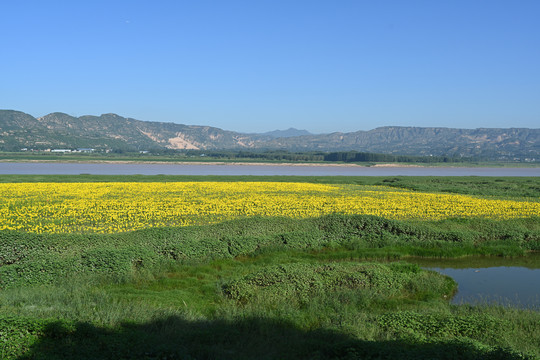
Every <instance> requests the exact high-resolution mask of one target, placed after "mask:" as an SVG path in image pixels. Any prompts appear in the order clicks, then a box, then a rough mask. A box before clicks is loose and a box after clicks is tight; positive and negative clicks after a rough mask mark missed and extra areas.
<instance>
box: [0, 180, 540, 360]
mask: <svg viewBox="0 0 540 360" xmlns="http://www.w3.org/2000/svg"><path fill="white" fill-rule="evenodd" d="M197 180H205V181H287V182H291V181H295V182H313V183H336V184H337V183H339V184H341V183H350V184H365V185H386V186H393V187H397V188H404V189H410V190H414V191H421V192H440V193H457V194H467V195H473V196H478V197H485V198H490V199H515V200H524V201H533V202H538V201H540V178H502V177H501V178H488V177H291V176H281V177H273V176H272V177H257V176H243V177H235V176H230V177H214V176H200V177H194V176H93V175H80V176H53V175H50V176H45V175H44V176H23V175H12V176H10V175H5V176H1V177H0V181H1V182H45V181H47V182H92V181H100V182H103V181H141V182H144V181H197ZM538 251H540V216H536V217H529V218H517V219H511V220H492V219H481V218H451V219H445V220H438V221H420V220H415V221H413V220H407V221H404V220H391V219H385V218H381V217H374V216H366V215H350V216H345V215H327V216H323V217H315V218H308V219H290V218H282V217H247V218H241V219H236V220H232V221H227V222H222V223H218V224H212V225H203V226H188V227H167V228H148V229H142V230H138V231H133V232H126V233H116V234H33V233H27V232H17V231H1V232H0V358H1V359H539V358H540V312H539V310H540V309H539V308H538V307H533V308H517V307H512V306H507V305H506V306H502V305H496V304H481V305H474V306H473V305H453V304H451V303H450V299H451V298H452V296H453V294H454V293H455V292H456V291H457V284H456V282H455V281H454V280H452V279H451V278H449V277H446V276H443V275H440V274H439V273H436V272H433V271H428V270H424V269H422V268H420V267H419V266H418V265H415V264H413V263H411V262H408V261H407V260H408V259H409V258H410V257H413V256H414V257H418V256H420V257H427V258H433V259H437V258H460V259H471V261H473V259H475V258H476V257H498V258H503V259H512V260H516V259H527V257H528V256H530V254H531V253H533V252H538Z"/></svg>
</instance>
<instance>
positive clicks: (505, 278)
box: [407, 253, 540, 309]
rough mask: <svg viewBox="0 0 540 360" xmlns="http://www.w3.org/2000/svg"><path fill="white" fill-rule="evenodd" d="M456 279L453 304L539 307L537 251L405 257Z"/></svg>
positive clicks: (539, 275)
mask: <svg viewBox="0 0 540 360" xmlns="http://www.w3.org/2000/svg"><path fill="white" fill-rule="evenodd" d="M407 261H409V262H413V263H416V264H418V265H420V266H421V267H423V268H425V269H430V270H435V271H438V272H439V273H441V274H444V275H448V276H450V277H452V278H453V279H454V280H455V281H456V282H457V283H458V292H457V293H456V294H455V296H454V297H453V298H452V300H451V303H453V304H480V303H497V304H501V305H512V306H517V307H520V308H534V309H538V308H540V253H533V254H530V255H529V256H527V257H520V258H499V257H466V258H460V259H425V258H408V259H407Z"/></svg>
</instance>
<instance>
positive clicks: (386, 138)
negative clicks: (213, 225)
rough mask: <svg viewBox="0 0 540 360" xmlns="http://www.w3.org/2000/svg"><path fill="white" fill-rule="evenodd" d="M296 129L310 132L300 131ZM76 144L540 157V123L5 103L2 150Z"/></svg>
mask: <svg viewBox="0 0 540 360" xmlns="http://www.w3.org/2000/svg"><path fill="white" fill-rule="evenodd" d="M296 134H303V135H300V136H295V135H296ZM23 148H27V149H64V148H68V149H76V148H93V149H96V150H107V149H108V150H115V149H120V150H124V151H137V150H154V149H200V150H224V149H245V150H257V149H280V150H288V151H350V150H356V151H361V152H374V153H392V154H403V155H434V156H458V157H459V156H463V157H482V158H485V159H493V160H497V159H505V160H513V159H517V160H521V161H524V160H527V161H531V160H532V159H536V160H537V161H538V160H539V159H540V129H516V128H510V129H474V130H470V129H450V128H420V127H393V126H389V127H381V128H377V129H374V130H370V131H357V132H352V133H332V134H322V135H312V134H309V133H307V132H301V133H298V132H296V133H294V132H292V131H291V130H288V131H283V132H279V131H276V132H271V133H266V134H242V133H237V132H233V131H226V130H222V129H219V128H214V127H210V126H196V125H182V124H174V123H162V122H150V121H140V120H135V119H131V118H124V117H122V116H118V115H116V114H103V115H101V116H90V115H87V116H81V117H73V116H70V115H67V114H64V113H52V114H49V115H46V116H43V117H40V118H37V119H36V118H34V117H32V116H30V115H28V114H25V113H23V112H20V111H13V110H0V150H3V151H19V150H21V149H23Z"/></svg>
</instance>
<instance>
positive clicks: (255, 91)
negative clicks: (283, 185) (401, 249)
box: [0, 0, 540, 133]
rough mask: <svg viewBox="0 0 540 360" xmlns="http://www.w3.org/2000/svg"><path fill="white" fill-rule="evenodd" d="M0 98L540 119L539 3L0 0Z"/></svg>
mask: <svg viewBox="0 0 540 360" xmlns="http://www.w3.org/2000/svg"><path fill="white" fill-rule="evenodd" d="M0 14H1V17H0V19H1V20H0V44H1V46H0V72H1V73H0V74H1V78H0V109H14V110H20V111H24V112H26V113H29V114H31V115H33V116H36V117H39V116H43V115H46V114H48V113H51V112H55V111H60V112H65V113H68V114H70V115H75V116H81V115H100V114H102V113H110V112H112V113H116V114H119V115H121V116H125V117H132V118H135V119H139V120H146V121H163V122H175V123H182V124H192V125H210V126H216V127H220V128H222V129H227V130H234V131H241V132H264V131H270V130H275V129H286V128H289V127H295V128H298V129H307V130H309V131H311V132H314V133H328V132H334V131H342V132H349V131H357V130H369V129H373V128H376V127H379V126H389V125H399V126H443V127H459V128H477V127H529V128H539V127H540V1H538V0H530V1H528V0H508V1H498V0H440V1H439V0H425V1H417V0H407V1H403V0H395V1H390V0H380V1H372V0H365V1H363V0H351V1H349V0H327V1H318V0H286V1H284V0H246V1H236V0H215V1H205V0H196V1H192V0H189V1H188V0H172V1H169V0H163V1H160V0H154V1H150V0H147V1H137V0H129V1H115V0H108V1H101V0H92V1H75V0H69V1H68V0H66V1H54V0H35V1H26V0H17V1H15V0H6V1H2V2H1V4H0Z"/></svg>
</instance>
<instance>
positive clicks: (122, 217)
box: [0, 182, 540, 233]
mask: <svg viewBox="0 0 540 360" xmlns="http://www.w3.org/2000/svg"><path fill="white" fill-rule="evenodd" d="M331 213H340V214H369V215H377V216H384V217H387V218H392V219H426V220H435V219H443V218H447V217H471V216H473V217H489V218H496V219H502V218H515V217H529V216H538V215H539V214H540V203H539V202H527V201H511V200H490V199H482V198H478V197H472V196H464V195H452V194H432V193H419V192H413V191H407V190H399V189H395V188H390V187H382V186H361V185H321V184H309V183H278V182H276V183H273V182H171V183H158V182H154V183H142V182H117V183H7V184H0V230H4V229H9V230H24V231H29V232H35V233H42V232H48V233H73V232H93V233H113V232H122V231H131V230H136V229H141V228H146V227H155V226H184V225H193V224H208V223H215V222H219V221H223V220H227V219H233V218H238V217H243V216H253V215H262V216H286V217H294V218H306V217H315V216H320V215H325V214H331Z"/></svg>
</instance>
